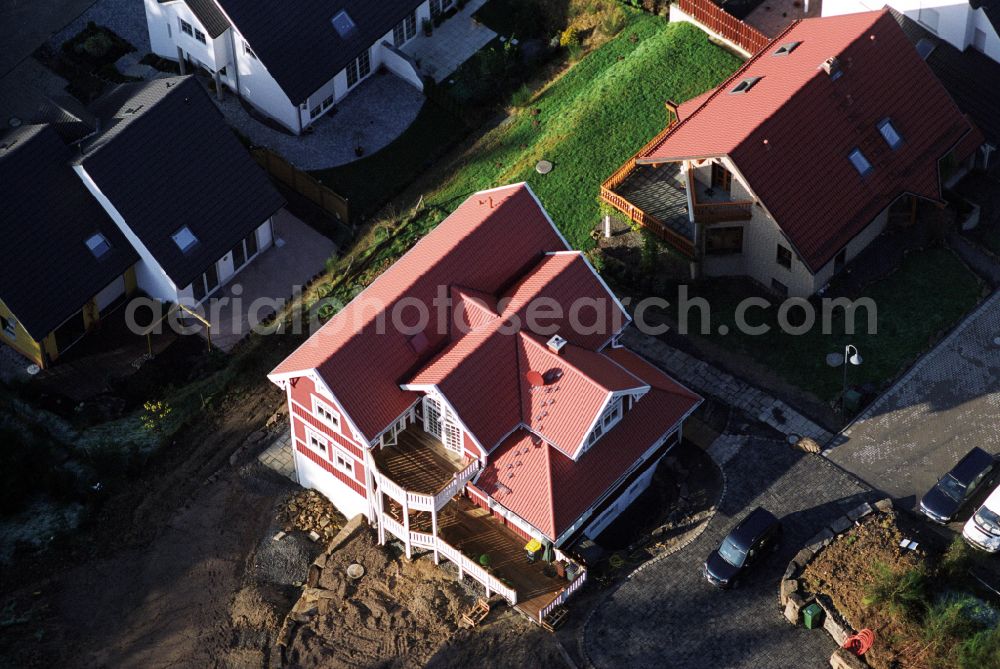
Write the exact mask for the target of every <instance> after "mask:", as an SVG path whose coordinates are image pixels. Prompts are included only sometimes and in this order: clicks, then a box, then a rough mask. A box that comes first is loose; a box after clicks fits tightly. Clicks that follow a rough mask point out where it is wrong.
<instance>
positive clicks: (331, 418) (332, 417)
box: [312, 395, 340, 432]
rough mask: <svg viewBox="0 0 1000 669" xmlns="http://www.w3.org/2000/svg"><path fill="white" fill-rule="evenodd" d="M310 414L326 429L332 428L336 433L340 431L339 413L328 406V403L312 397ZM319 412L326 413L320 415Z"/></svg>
mask: <svg viewBox="0 0 1000 669" xmlns="http://www.w3.org/2000/svg"><path fill="white" fill-rule="evenodd" d="M312 404H313V405H312V412H313V416H315V417H316V420H318V421H319V422H321V423H323V424H324V425H326V426H328V427H332V428H334V429H335V430H337V431H338V432H339V431H340V412H339V411H337V410H336V409H334V408H333V407H332V406H330V405H329V404H328V403H326V402H324V401H323V400H321V399H320V398H318V397H316V396H315V395H313V396H312ZM321 410H323V411H325V412H326V413H325V414H324V413H322V412H321ZM326 414H329V415H326Z"/></svg>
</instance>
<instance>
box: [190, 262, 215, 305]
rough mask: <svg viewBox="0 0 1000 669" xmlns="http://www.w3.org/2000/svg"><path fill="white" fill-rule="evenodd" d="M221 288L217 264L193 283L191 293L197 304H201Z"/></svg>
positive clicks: (213, 264)
mask: <svg viewBox="0 0 1000 669" xmlns="http://www.w3.org/2000/svg"><path fill="white" fill-rule="evenodd" d="M218 287H219V270H218V268H217V267H216V266H215V263H212V265H211V266H210V267H209V268H208V269H206V270H205V273H204V274H202V275H201V276H199V277H198V278H196V279H195V280H194V281H192V282H191V292H192V294H193V295H194V299H195V302H201V301H202V300H204V299H205V297H206V296H207V295H209V294H211V293H212V292H213V291H214V290H215V289H216V288H218Z"/></svg>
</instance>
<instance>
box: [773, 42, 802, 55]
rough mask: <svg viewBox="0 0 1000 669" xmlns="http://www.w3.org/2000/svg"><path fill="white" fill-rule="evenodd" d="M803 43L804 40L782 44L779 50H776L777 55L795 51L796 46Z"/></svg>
mask: <svg viewBox="0 0 1000 669" xmlns="http://www.w3.org/2000/svg"><path fill="white" fill-rule="evenodd" d="M800 44H802V42H788V43H787V44H782V45H781V46H779V47H778V50H777V51H775V52H774V55H775V56H785V55H787V54H790V53H791V52H793V51H795V47H797V46H798V45H800Z"/></svg>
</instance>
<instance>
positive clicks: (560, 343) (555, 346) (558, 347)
mask: <svg viewBox="0 0 1000 669" xmlns="http://www.w3.org/2000/svg"><path fill="white" fill-rule="evenodd" d="M545 345H546V346H548V347H549V350H550V351H552V352H553V353H555V354H557V355H558V354H559V353H562V350H563V347H564V346H566V340H565V339H563V338H562V337H560V336H559V335H552V339H549V341H548V342H547V343H546V344H545Z"/></svg>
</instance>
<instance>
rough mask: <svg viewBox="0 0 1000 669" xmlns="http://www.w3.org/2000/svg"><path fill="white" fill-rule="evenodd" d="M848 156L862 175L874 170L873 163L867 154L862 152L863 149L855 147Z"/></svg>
mask: <svg viewBox="0 0 1000 669" xmlns="http://www.w3.org/2000/svg"><path fill="white" fill-rule="evenodd" d="M847 157H848V158H849V159H850V161H851V164H852V165H854V169H856V170H857V171H858V174H860V175H861V176H864V175H866V174H868V173H869V172H871V171H872V164H871V163H870V162H868V159H867V158H865V154H863V153H861V149H854V150H853V151H851V153H850V154H848V156H847Z"/></svg>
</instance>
